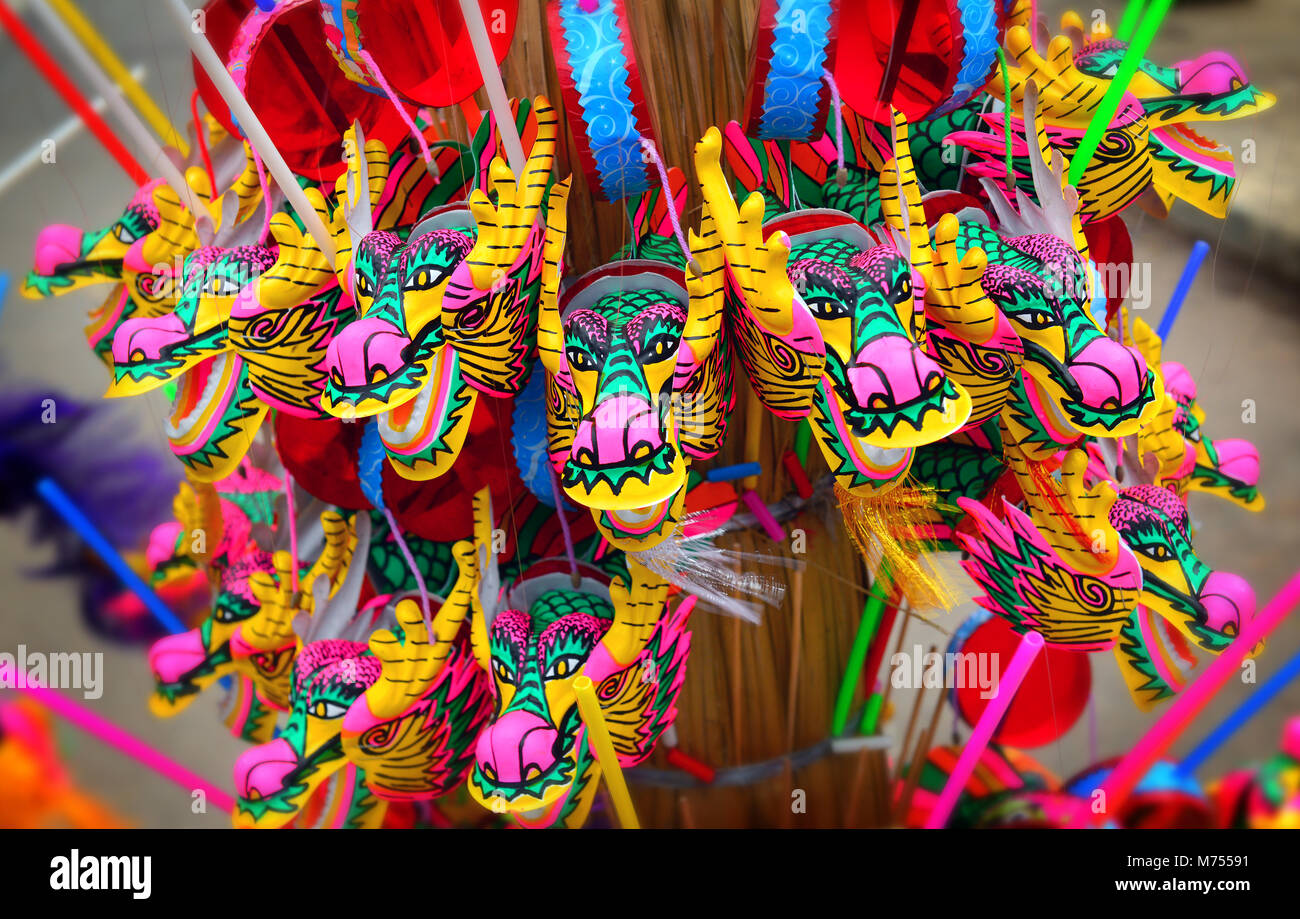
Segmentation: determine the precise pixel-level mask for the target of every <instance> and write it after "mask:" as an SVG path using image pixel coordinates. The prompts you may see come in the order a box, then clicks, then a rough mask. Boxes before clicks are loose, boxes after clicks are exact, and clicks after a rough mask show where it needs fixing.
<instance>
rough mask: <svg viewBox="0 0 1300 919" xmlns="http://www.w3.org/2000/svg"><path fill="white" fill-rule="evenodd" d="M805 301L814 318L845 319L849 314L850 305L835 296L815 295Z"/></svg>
mask: <svg viewBox="0 0 1300 919" xmlns="http://www.w3.org/2000/svg"><path fill="white" fill-rule="evenodd" d="M804 302H805V303H806V304H808V310H809V311H810V312H811V313H812V314H813V318H814V319H821V320H827V319H843V318H844V317H845V316H847V315H848V314H849V308H848V306H846V305H845V304H844V303H843V302H842V301H840V300H837V299H835V298H834V297H814V298H812V299H811V300H805V301H804Z"/></svg>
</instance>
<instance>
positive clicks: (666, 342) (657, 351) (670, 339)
mask: <svg viewBox="0 0 1300 919" xmlns="http://www.w3.org/2000/svg"><path fill="white" fill-rule="evenodd" d="M676 352H677V336H676V335H674V334H672V333H671V332H659V333H657V334H655V335H652V336H651V337H650V338H649V340H647V341H646V342H645V343H644V344H643V345H641V351H640V354H639V357H640V358H641V360H643V361H647V362H650V363H654V362H656V361H661V360H663V359H664V358H667V357H671V356H672V355H673V354H675V353H676Z"/></svg>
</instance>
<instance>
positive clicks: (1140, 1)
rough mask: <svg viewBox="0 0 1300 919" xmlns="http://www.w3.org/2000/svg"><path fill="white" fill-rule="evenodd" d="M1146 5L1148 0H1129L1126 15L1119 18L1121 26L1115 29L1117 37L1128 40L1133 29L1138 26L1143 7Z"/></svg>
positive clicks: (1125, 9)
mask: <svg viewBox="0 0 1300 919" xmlns="http://www.w3.org/2000/svg"><path fill="white" fill-rule="evenodd" d="M1146 5H1147V4H1146V0H1128V6H1126V7H1124V15H1123V16H1122V17H1121V18H1120V20H1119V28H1118V29H1116V30H1115V38H1116V39H1118V40H1119V41H1128V39H1129V36H1130V35H1132V34H1133V30H1134V29H1135V28H1137V24H1138V20H1139V19H1141V18H1142V8H1143V7H1144V6H1146Z"/></svg>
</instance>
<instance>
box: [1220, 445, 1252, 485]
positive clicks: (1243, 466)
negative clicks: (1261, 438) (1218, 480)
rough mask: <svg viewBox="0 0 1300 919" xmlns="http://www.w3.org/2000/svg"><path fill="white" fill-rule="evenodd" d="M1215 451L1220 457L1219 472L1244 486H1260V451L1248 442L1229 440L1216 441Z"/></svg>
mask: <svg viewBox="0 0 1300 919" xmlns="http://www.w3.org/2000/svg"><path fill="white" fill-rule="evenodd" d="M1214 450H1215V452H1216V453H1218V455H1219V466H1218V468H1219V471H1220V472H1221V473H1223V474H1224V475H1226V476H1227V477H1228V478H1230V479H1233V480H1234V481H1237V482H1241V483H1242V484H1243V485H1251V486H1254V485H1258V484H1259V450H1257V449H1256V448H1255V445H1254V444H1252V443H1251V442H1250V441H1248V440H1238V439H1236V438H1228V439H1227V440H1216V441H1215V442H1214Z"/></svg>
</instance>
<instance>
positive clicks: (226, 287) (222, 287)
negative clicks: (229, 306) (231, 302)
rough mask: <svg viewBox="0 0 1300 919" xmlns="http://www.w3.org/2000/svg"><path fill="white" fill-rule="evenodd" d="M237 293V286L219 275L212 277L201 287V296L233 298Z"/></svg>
mask: <svg viewBox="0 0 1300 919" xmlns="http://www.w3.org/2000/svg"><path fill="white" fill-rule="evenodd" d="M237 293H239V285H238V284H237V283H235V282H234V281H232V280H230V278H223V277H222V276H221V275H213V276H212V277H210V278H208V281H207V283H206V284H204V285H203V295H204V296H207V297H233V296H234V295H235V294H237Z"/></svg>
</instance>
